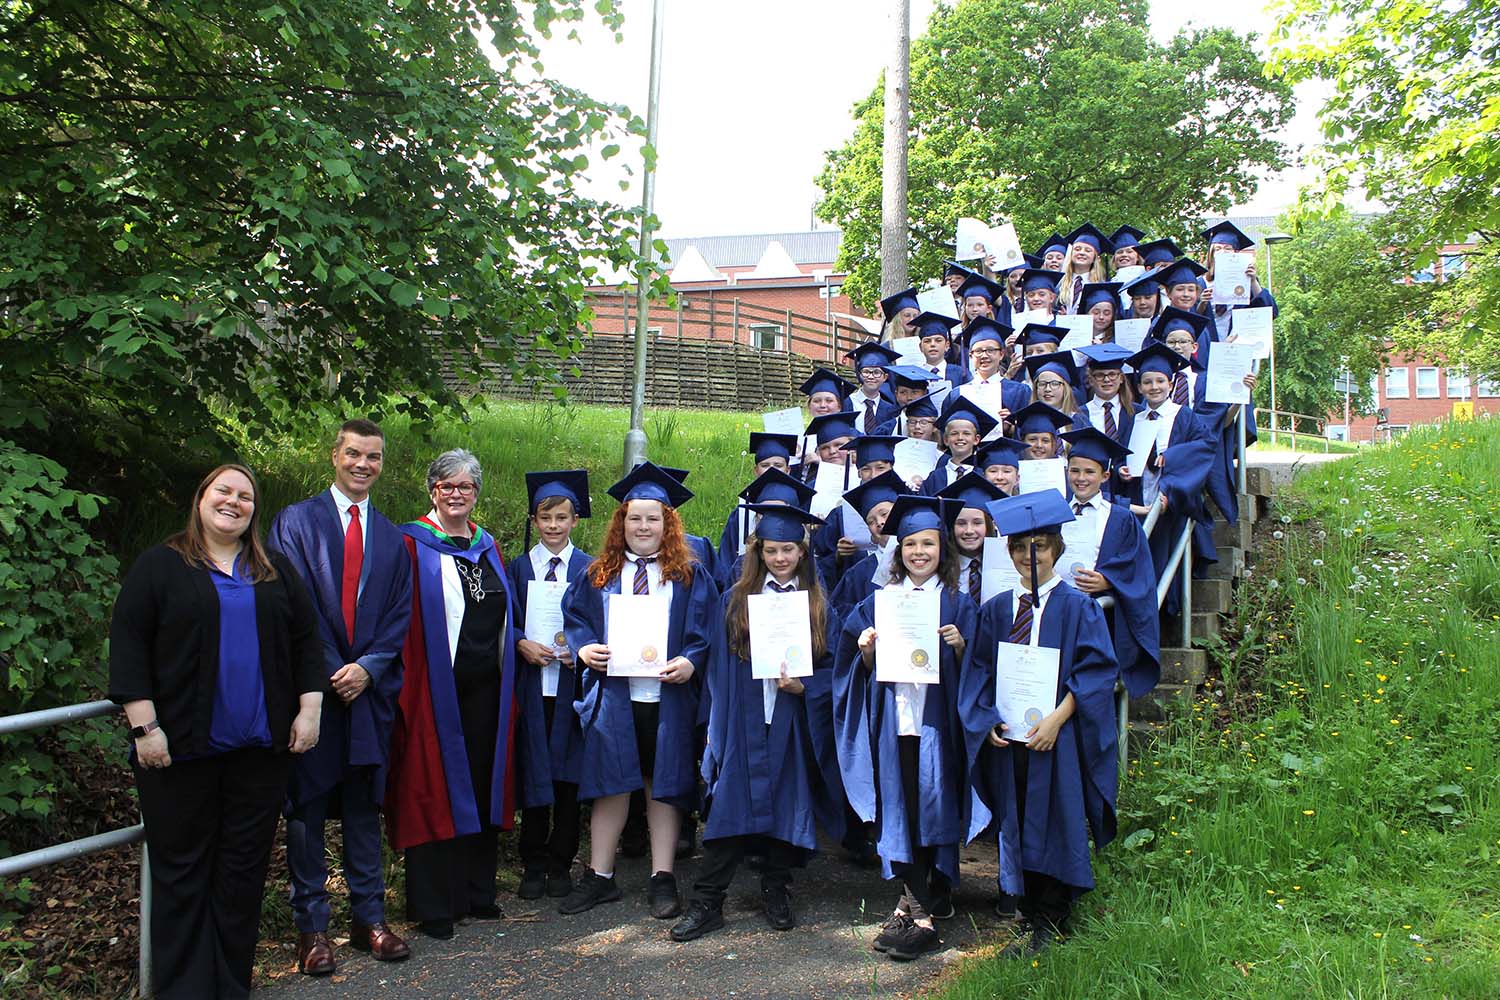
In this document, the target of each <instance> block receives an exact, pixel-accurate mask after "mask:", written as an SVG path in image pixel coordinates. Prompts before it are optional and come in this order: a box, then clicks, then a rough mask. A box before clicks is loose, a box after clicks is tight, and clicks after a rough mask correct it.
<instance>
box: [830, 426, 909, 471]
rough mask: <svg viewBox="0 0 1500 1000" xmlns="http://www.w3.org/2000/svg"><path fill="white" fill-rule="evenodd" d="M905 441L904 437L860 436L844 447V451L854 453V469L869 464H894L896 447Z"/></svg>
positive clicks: (883, 435)
mask: <svg viewBox="0 0 1500 1000" xmlns="http://www.w3.org/2000/svg"><path fill="white" fill-rule="evenodd" d="M905 440H906V438H904V437H895V436H889V435H885V434H862V435H860V436H859V437H857V438H855V439H854V440H853V441H850V442H849V443H848V444H846V445H844V450H845V451H852V452H854V464H855V466H856V467H858V466H861V465H869V464H870V463H871V462H894V461H895V460H896V445H898V444H900V443H901V442H902V441H905Z"/></svg>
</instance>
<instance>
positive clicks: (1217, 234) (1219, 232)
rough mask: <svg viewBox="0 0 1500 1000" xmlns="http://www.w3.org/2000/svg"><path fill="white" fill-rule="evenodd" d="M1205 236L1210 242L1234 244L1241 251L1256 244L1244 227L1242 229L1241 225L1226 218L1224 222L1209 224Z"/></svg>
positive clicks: (1204, 232)
mask: <svg viewBox="0 0 1500 1000" xmlns="http://www.w3.org/2000/svg"><path fill="white" fill-rule="evenodd" d="M1203 238H1204V239H1205V240H1207V241H1208V242H1209V243H1210V244H1213V243H1228V244H1230V245H1232V246H1233V247H1234V248H1235V249H1236V250H1240V251H1244V250H1249V249H1250V248H1251V247H1253V246H1255V241H1254V240H1252V239H1251V238H1250V237H1249V236H1248V235H1246V233H1245V231H1244V230H1243V229H1241V228H1240V227H1239V226H1236V225H1235V224H1234V223H1232V222H1230V221H1229V220H1228V219H1225V220H1224V221H1223V222H1219V223H1215V224H1214V225H1212V226H1209V227H1208V228H1207V229H1205V230H1203Z"/></svg>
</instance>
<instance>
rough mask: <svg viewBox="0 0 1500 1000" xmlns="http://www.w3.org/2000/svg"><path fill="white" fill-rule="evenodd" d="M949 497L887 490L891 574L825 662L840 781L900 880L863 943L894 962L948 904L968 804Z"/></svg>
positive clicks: (965, 627)
mask: <svg viewBox="0 0 1500 1000" xmlns="http://www.w3.org/2000/svg"><path fill="white" fill-rule="evenodd" d="M960 506H961V505H960V504H958V503H957V502H955V501H952V500H944V499H942V498H939V497H924V496H903V497H899V498H897V500H896V502H895V504H894V505H893V506H892V508H891V514H890V517H889V519H888V521H887V524H888V528H889V530H890V531H891V532H892V533H893V534H895V536H896V538H897V539H898V550H897V558H896V560H895V562H894V563H893V564H892V566H891V574H890V575H891V582H890V583H888V584H886V585H885V587H884V588H883V589H881V590H879V591H877V592H875V593H874V594H872V595H870V596H869V597H867V598H866V599H865V600H863V601H861V602H860V603H859V604H858V605H857V606H856V607H855V608H854V609H853V610H852V611H851V612H850V613H849V616H848V618H846V619H845V621H844V625H843V632H842V634H841V636H840V639H839V650H838V658H837V659H836V660H835V667H834V678H833V684H834V689H833V691H834V693H833V722H834V734H835V737H836V740H837V746H838V754H839V765H840V768H841V770H842V772H843V778H844V787H845V791H846V793H847V794H848V796H849V802H850V804H851V805H852V806H853V807H854V810H855V812H856V813H858V814H859V816H860V818H861V819H863V820H865V821H867V822H870V821H873V822H874V823H875V833H876V850H877V851H878V852H879V854H880V857H881V860H882V862H883V869H884V873H885V876H886V878H899V879H901V882H902V886H903V893H902V896H901V899H900V902H898V903H897V905H896V909H895V911H894V912H893V913H892V914H891V916H890V918H889V919H888V920H887V921H886V922H885V925H884V926H883V927H882V928H881V930H880V934H879V936H878V937H877V938H876V939H875V943H874V947H875V949H876V950H877V951H883V952H885V953H886V954H888V955H889V956H890V957H891V958H893V959H897V960H899V961H907V960H910V959H914V958H917V957H919V956H921V955H923V954H925V953H927V952H929V951H933V950H935V949H936V948H938V947H939V946H940V944H941V942H940V941H939V939H938V933H937V930H936V928H935V927H934V926H933V920H934V919H935V918H936V919H944V918H946V917H950V916H952V915H953V912H954V911H953V900H952V886H953V882H954V881H955V880H956V879H957V878H958V844H959V841H960V839H961V838H962V835H963V832H964V829H965V822H966V819H967V812H968V801H969V796H968V792H967V789H966V776H967V774H968V772H969V766H970V764H971V762H972V758H971V757H970V756H968V751H967V749H966V745H965V740H964V731H965V727H964V722H963V720H961V719H960V717H959V708H958V685H959V666H960V664H961V663H962V662H963V656H964V648H965V641H964V636H966V635H972V634H973V628H974V618H975V608H974V602H973V601H971V600H969V597H968V595H967V594H961V593H959V591H958V589H957V587H956V585H955V581H956V579H957V575H958V566H957V553H956V551H955V549H954V546H953V543H952V542H951V541H949V540H948V532H949V531H950V530H951V529H952V526H953V521H954V519H955V518H956V517H957V516H958V512H959V509H960ZM877 620H878V621H879V622H880V626H881V627H880V630H879V631H877V629H876V622H877Z"/></svg>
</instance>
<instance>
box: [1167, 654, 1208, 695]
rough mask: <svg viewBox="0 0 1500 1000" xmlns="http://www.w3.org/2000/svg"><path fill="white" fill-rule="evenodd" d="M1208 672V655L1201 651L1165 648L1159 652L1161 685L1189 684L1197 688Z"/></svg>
mask: <svg viewBox="0 0 1500 1000" xmlns="http://www.w3.org/2000/svg"><path fill="white" fill-rule="evenodd" d="M1207 670H1208V654H1207V653H1205V652H1204V651H1203V650H1201V649H1183V648H1181V647H1179V646H1165V647H1163V648H1162V651H1161V682H1162V683H1163V684H1190V685H1192V686H1193V687H1197V686H1198V685H1199V684H1202V683H1203V677H1204V675H1205V673H1206V672H1207Z"/></svg>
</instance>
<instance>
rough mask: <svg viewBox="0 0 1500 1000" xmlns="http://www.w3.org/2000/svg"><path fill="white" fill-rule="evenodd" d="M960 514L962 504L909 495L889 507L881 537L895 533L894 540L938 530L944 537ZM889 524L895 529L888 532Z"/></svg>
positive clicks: (897, 499)
mask: <svg viewBox="0 0 1500 1000" xmlns="http://www.w3.org/2000/svg"><path fill="white" fill-rule="evenodd" d="M962 511H963V505H962V504H961V503H959V502H958V501H957V500H948V499H946V498H944V497H932V496H923V495H921V494H919V493H908V494H905V495H903V496H899V497H897V498H896V502H895V504H893V505H892V506H891V513H890V516H889V517H887V518H886V519H885V524H886V530H885V531H884V532H883V534H887V535H890V534H894V535H895V536H896V538H897V539H902V538H905V537H907V536H908V535H915V534H916V533H917V532H919V531H938V532H941V533H942V534H944V535H946V534H947V533H948V532H949V531H951V530H953V522H954V521H957V520H958V515H959V514H960V513H961V512H962ZM891 525H895V526H896V530H895V531H894V532H893V531H891V530H890V529H891Z"/></svg>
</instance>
